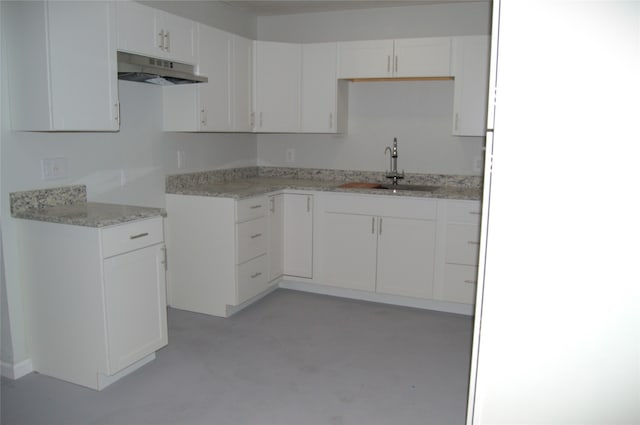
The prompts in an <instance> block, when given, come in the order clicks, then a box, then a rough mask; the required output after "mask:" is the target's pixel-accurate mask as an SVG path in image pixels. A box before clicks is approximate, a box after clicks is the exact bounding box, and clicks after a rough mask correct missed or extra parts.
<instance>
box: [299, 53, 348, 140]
mask: <svg viewBox="0 0 640 425" xmlns="http://www.w3.org/2000/svg"><path fill="white" fill-rule="evenodd" d="M337 50H338V45H337V43H312V44H303V45H302V95H301V102H302V104H301V127H302V128H301V131H302V132H303V133H336V132H342V131H344V127H345V126H346V114H347V88H346V87H342V85H344V82H339V81H338V80H337ZM339 86H340V88H339Z"/></svg>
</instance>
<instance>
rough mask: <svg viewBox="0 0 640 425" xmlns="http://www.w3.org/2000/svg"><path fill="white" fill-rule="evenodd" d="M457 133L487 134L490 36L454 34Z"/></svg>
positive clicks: (465, 134)
mask: <svg viewBox="0 0 640 425" xmlns="http://www.w3.org/2000/svg"><path fill="white" fill-rule="evenodd" d="M451 62H452V70H453V76H454V78H455V82H454V92H453V110H454V111H453V134H454V135H457V136H484V135H485V133H486V118H487V104H488V100H487V92H488V87H489V36H465V37H453V38H452V60H451Z"/></svg>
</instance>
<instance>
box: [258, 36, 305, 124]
mask: <svg viewBox="0 0 640 425" xmlns="http://www.w3.org/2000/svg"><path fill="white" fill-rule="evenodd" d="M255 48H256V52H255V53H256V68H255V69H256V87H255V90H256V114H257V116H256V131H260V132H296V131H298V130H299V129H300V45H299V44H291V43H275V42H267V41H257V42H256V44H255Z"/></svg>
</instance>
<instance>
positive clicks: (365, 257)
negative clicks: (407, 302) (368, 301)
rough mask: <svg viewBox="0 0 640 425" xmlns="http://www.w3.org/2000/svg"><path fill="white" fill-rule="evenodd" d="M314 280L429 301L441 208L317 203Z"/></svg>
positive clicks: (379, 200) (411, 203) (421, 203)
mask: <svg viewBox="0 0 640 425" xmlns="http://www.w3.org/2000/svg"><path fill="white" fill-rule="evenodd" d="M318 216H319V217H318V220H317V224H316V241H317V243H316V245H315V247H316V250H315V255H316V259H315V262H316V263H317V265H318V266H317V269H316V276H315V278H316V280H318V281H319V282H321V283H325V284H328V285H332V286H338V287H343V288H348V289H358V290H364V291H376V292H379V293H384V294H393V295H405V296H413V297H421V298H430V297H431V295H432V291H433V279H434V267H435V251H436V237H435V235H436V218H437V204H436V201H435V200H432V199H418V198H393V197H372V196H366V195H353V194H350V195H347V196H343V195H337V194H331V195H325V196H323V197H322V199H321V200H320V201H318Z"/></svg>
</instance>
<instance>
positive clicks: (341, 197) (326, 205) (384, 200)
mask: <svg viewBox="0 0 640 425" xmlns="http://www.w3.org/2000/svg"><path fill="white" fill-rule="evenodd" d="M315 205H316V204H314V206H315ZM317 205H318V209H317V210H318V211H324V212H333V213H344V214H362V215H373V216H381V217H396V218H416V219H425V220H429V219H434V220H435V219H436V218H437V215H438V201H437V200H436V199H429V198H410V197H403V196H393V195H386V196H385V195H383V196H375V195H373V196H368V195H357V194H352V193H350V194H333V193H332V194H322V195H321V196H320V197H319V201H318V203H317Z"/></svg>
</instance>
